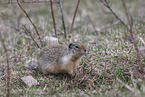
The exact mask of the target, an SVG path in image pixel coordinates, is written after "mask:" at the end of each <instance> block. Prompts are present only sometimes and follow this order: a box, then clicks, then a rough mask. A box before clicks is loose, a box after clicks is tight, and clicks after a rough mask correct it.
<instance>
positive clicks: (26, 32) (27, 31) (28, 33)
mask: <svg viewBox="0 0 145 97" xmlns="http://www.w3.org/2000/svg"><path fill="white" fill-rule="evenodd" d="M23 27H24V30H25V31H24V32H25V34H26V35H29V36H30V37H31V39H32V40H33V41H34V43H35V44H36V45H37V47H38V48H40V47H39V45H38V43H37V42H36V40H35V39H34V37H33V36H32V34H31V33H30V31H29V30H28V29H27V28H26V26H25V25H23Z"/></svg>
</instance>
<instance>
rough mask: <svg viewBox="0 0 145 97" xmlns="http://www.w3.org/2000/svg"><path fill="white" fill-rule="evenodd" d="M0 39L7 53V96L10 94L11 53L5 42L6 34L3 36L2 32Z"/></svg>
mask: <svg viewBox="0 0 145 97" xmlns="http://www.w3.org/2000/svg"><path fill="white" fill-rule="evenodd" d="M0 40H1V43H2V46H3V49H4V52H5V55H6V62H7V93H6V97H9V96H10V68H9V55H8V53H7V48H6V46H5V43H4V36H2V34H1V32H0Z"/></svg>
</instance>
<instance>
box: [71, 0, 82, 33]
mask: <svg viewBox="0 0 145 97" xmlns="http://www.w3.org/2000/svg"><path fill="white" fill-rule="evenodd" d="M79 3H80V0H78V2H77V6H76V9H75V12H74V16H73V19H72V24H71V27H70V33H72V29H73V25H74V21H75V17H76V14H77V11H78V8H79Z"/></svg>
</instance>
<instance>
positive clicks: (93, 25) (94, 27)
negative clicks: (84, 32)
mask: <svg viewBox="0 0 145 97" xmlns="http://www.w3.org/2000/svg"><path fill="white" fill-rule="evenodd" d="M87 17H88V19H89V21H90V22H91V24H92V27H93V29H94V31H95V32H98V31H97V30H96V26H95V24H94V22H93V21H92V19H91V18H90V16H89V15H87Z"/></svg>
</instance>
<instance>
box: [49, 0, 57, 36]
mask: <svg viewBox="0 0 145 97" xmlns="http://www.w3.org/2000/svg"><path fill="white" fill-rule="evenodd" d="M50 8H51V15H52V19H53V27H54V31H55V37H57V32H56V24H55V17H54V13H53V4H52V0H50Z"/></svg>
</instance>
